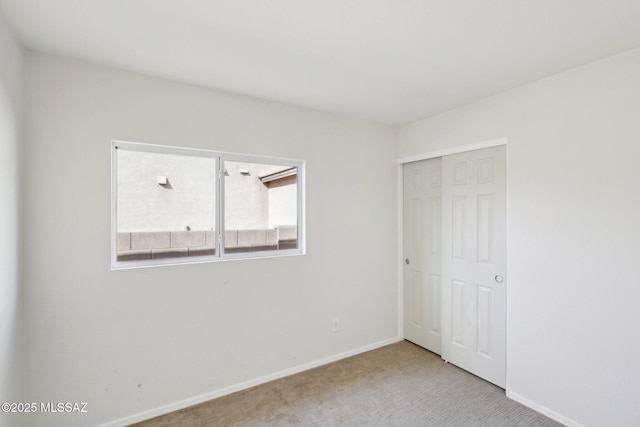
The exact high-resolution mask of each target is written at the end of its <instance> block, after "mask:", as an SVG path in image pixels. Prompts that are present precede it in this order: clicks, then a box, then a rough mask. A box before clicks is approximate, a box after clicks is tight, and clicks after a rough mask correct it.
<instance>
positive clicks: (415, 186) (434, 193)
mask: <svg viewBox="0 0 640 427" xmlns="http://www.w3.org/2000/svg"><path fill="white" fill-rule="evenodd" d="M441 193H442V191H441V159H430V160H423V161H420V162H415V163H407V164H406V165H404V258H405V259H406V260H408V261H409V264H407V263H405V264H404V276H403V277H404V284H403V286H404V331H405V338H406V339H407V340H409V341H412V342H414V343H416V344H418V345H420V346H422V347H424V348H426V349H428V350H431V351H433V352H434V353H437V354H440V349H441V318H442V317H441V307H440V304H441V295H442V294H441V283H442V279H441V276H440V275H441V263H442V256H441V253H442V251H441V245H442V243H441V233H442V223H441V217H442V202H441Z"/></svg>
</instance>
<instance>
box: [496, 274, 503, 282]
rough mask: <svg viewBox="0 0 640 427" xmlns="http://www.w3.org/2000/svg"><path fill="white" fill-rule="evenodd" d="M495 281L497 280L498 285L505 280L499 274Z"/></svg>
mask: <svg viewBox="0 0 640 427" xmlns="http://www.w3.org/2000/svg"><path fill="white" fill-rule="evenodd" d="M495 279H496V282H497V283H502V281H503V280H504V279H503V278H502V276H501V275H499V274H497V275H496V277H495Z"/></svg>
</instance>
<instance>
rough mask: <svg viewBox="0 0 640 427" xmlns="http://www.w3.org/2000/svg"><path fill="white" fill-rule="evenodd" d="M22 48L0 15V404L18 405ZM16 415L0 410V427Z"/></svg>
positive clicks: (16, 419) (17, 419)
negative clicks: (14, 403) (13, 403)
mask: <svg viewBox="0 0 640 427" xmlns="http://www.w3.org/2000/svg"><path fill="white" fill-rule="evenodd" d="M21 133H22V48H21V47H20V46H19V44H18V43H17V42H16V41H15V40H14V38H13V37H12V35H11V34H10V32H9V30H8V29H7V27H6V26H5V24H4V22H2V19H1V17H0V402H22V401H24V394H23V373H24V369H23V356H24V352H23V344H22V343H23V338H22V330H23V329H22V317H23V304H22V298H23V297H22V287H21V282H22V277H21V262H22V257H21V256H20V253H21V251H22V247H21V243H20V234H21V233H20V230H21V227H22V225H21V221H20V212H21V205H22V203H21V195H20V186H21V178H20V175H21V168H20V162H21V160H20V157H21V151H22V144H21ZM20 419H21V417H20V415H14V414H6V413H4V412H0V425H3V426H4V425H18V424H19V423H20V422H21V421H20Z"/></svg>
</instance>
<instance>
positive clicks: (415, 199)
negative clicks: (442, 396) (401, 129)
mask: <svg viewBox="0 0 640 427" xmlns="http://www.w3.org/2000/svg"><path fill="white" fill-rule="evenodd" d="M506 178H507V176H506V147H505V146H504V145H500V146H496V147H491V148H484V149H480V150H473V151H467V152H463V153H458V154H451V155H446V156H442V157H437V158H431V159H427V160H421V161H417V162H411V163H405V164H404V170H403V188H404V190H403V193H404V194H403V195H404V199H403V210H404V214H403V215H404V219H403V224H404V230H403V231H404V239H403V241H404V247H403V255H404V264H403V265H404V268H403V295H404V301H403V304H404V333H405V338H406V339H407V340H409V341H412V342H414V343H416V344H418V345H420V346H422V347H424V348H426V349H428V350H430V351H432V352H434V353H437V354H439V355H441V356H442V358H443V359H444V360H445V361H447V362H450V363H453V364H455V365H456V366H459V367H461V368H463V369H465V370H467V371H469V372H471V373H473V374H475V375H477V376H479V377H481V378H484V379H486V380H487V381H489V382H492V383H494V384H496V385H498V386H500V387H502V388H504V387H505V376H506V307H507V304H506V291H507V274H506V255H507V251H506V246H507V227H506V224H507V221H506V213H507V205H506V183H507V179H506Z"/></svg>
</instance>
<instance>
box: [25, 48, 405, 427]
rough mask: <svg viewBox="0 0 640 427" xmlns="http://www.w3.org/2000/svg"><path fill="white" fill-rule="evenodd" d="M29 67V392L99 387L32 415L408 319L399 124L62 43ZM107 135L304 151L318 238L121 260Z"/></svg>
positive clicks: (147, 398) (310, 354)
mask: <svg viewBox="0 0 640 427" xmlns="http://www.w3.org/2000/svg"><path fill="white" fill-rule="evenodd" d="M25 68H26V74H25V79H26V81H25V103H26V106H25V120H26V121H25V153H24V155H25V179H24V186H25V194H24V197H25V203H26V206H27V207H28V208H27V209H25V281H26V286H27V287H26V295H25V299H26V322H25V329H26V338H25V339H26V343H27V368H28V369H27V371H28V372H27V375H26V394H27V398H28V400H29V401H36V402H38V401H44V402H50V401H51V402H59V401H60V402H67V401H71V402H74V401H81V402H82V401H86V402H88V403H89V406H88V409H89V413H87V414H81V415H75V416H65V415H55V416H52V415H50V416H48V417H47V416H44V415H42V414H37V415H36V416H32V417H29V418H28V420H29V424H30V425H34V426H37V425H47V426H48V425H54V424H55V423H58V424H57V425H65V426H74V425H83V426H84V425H95V424H98V423H103V422H108V421H112V420H116V419H118V418H121V417H127V416H130V415H132V414H137V413H140V412H142V411H146V410H152V409H154V408H157V407H159V406H162V405H167V404H171V403H174V402H177V401H180V400H182V399H190V398H193V397H194V396H198V395H200V394H203V393H209V392H213V391H216V390H221V389H222V388H224V387H228V386H232V385H236V384H238V383H241V382H243V381H248V380H252V379H255V378H258V377H261V376H264V375H267V374H272V373H274V372H278V371H281V370H284V369H289V368H293V367H296V366H300V365H303V364H305V363H310V362H313V361H318V360H321V359H323V358H327V357H331V356H335V355H338V354H341V353H343V352H348V351H352V350H356V349H359V348H362V347H364V346H369V345H375V344H376V343H380V342H382V341H385V340H389V339H392V338H394V337H396V336H397V333H398V331H397V309H396V307H397V303H396V299H397V284H396V269H395V257H396V247H395V243H394V242H395V241H396V226H395V224H396V209H395V205H394V203H393V202H391V201H393V200H395V197H396V192H395V191H396V190H395V189H396V165H395V157H396V151H395V150H396V147H395V140H394V133H393V131H392V130H391V129H389V128H387V127H384V126H378V125H373V124H368V123H366V122H362V121H357V120H352V119H347V118H343V117H338V116H333V115H328V114H321V113H317V112H312V111H309V110H303V109H299V108H295V107H290V106H284V105H280V104H275V103H269V102H265V101H259V100H256V99H252V98H245V97H239V96H235V95H230V94H226V93H222V92H216V91H210V90H205V89H201V88H197V87H193V86H187V85H182V84H178V83H172V82H168V81H165V80H161V79H156V78H150V77H146V76H142V75H137V74H131V73H127V72H122V71H118V70H113V69H108V68H103V67H100V66H94V65H90V64H86V63H82V62H76V61H74V60H70V59H63V58H59V57H54V56H47V55H41V54H33V53H30V54H27V56H26V65H25ZM112 139H121V140H130V141H139V142H149V143H158V144H166V145H178V146H186V147H194V148H206V149H214V150H222V151H229V152H241V153H248V154H257V155H269V156H277V157H287V158H298V159H305V160H306V161H307V204H306V208H307V255H306V256H293V257H283V258H270V259H252V260H243V261H227V262H218V263H204V264H193V265H179V266H169V267H155V268H146V269H133V270H119V271H110V258H109V245H110V234H109V233H110V230H109V229H110V218H109V214H110V212H109V210H110V209H109V203H110V201H109V200H110V196H109V195H110V177H109V174H110V161H109V157H110V140H112ZM328 171H331V173H327V172H328ZM79 230H81V231H82V232H78V231H79ZM327 230H331V233H329V232H327ZM347 239H348V240H347ZM345 241H348V242H350V243H351V244H349V245H346V244H344V242H345ZM335 316H340V318H341V331H340V332H339V333H335V334H334V333H332V332H331V326H332V319H333V317H335ZM129 420H131V419H129ZM52 423H53V424H52Z"/></svg>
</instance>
